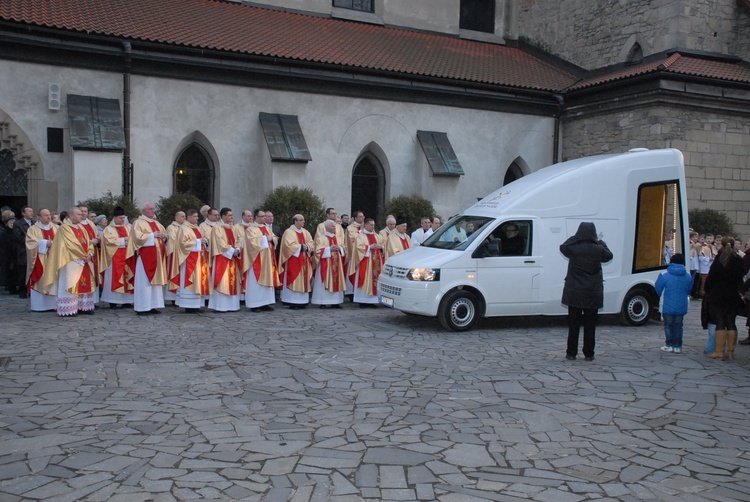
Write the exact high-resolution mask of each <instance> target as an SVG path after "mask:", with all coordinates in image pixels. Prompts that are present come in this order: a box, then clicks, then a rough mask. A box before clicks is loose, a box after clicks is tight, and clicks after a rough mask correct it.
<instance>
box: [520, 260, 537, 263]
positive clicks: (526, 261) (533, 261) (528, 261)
mask: <svg viewBox="0 0 750 502" xmlns="http://www.w3.org/2000/svg"><path fill="white" fill-rule="evenodd" d="M523 262H524V263H536V260H524V261H523Z"/></svg>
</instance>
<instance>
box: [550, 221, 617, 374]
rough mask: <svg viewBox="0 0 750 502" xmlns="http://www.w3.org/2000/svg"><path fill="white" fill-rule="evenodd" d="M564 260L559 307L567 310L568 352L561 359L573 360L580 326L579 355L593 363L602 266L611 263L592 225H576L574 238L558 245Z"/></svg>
mask: <svg viewBox="0 0 750 502" xmlns="http://www.w3.org/2000/svg"><path fill="white" fill-rule="evenodd" d="M560 252H561V253H562V254H563V255H564V256H565V257H566V258H568V260H569V262H568V274H567V275H566V276H565V287H564V288H563V294H562V303H563V305H567V306H568V348H567V350H566V354H565V357H566V358H567V359H571V360H572V359H575V358H576V355H577V354H578V336H579V333H580V330H581V324H583V355H584V357H585V358H586V361H593V360H594V348H595V345H596V340H595V334H596V317H597V312H598V311H599V309H600V308H602V306H603V305H604V279H603V277H602V263H606V262H608V261H610V260H611V259H612V252H611V251H610V250H609V248H608V247H607V245H606V244H605V243H604V242H603V241H600V240H599V238H598V237H597V234H596V226H595V225H594V224H593V223H587V222H583V223H581V224H580V225H578V231H577V232H576V234H575V235H574V236H573V237H571V238H569V239H568V240H566V241H565V242H564V243H562V244H561V245H560Z"/></svg>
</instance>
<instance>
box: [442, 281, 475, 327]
mask: <svg viewBox="0 0 750 502" xmlns="http://www.w3.org/2000/svg"><path fill="white" fill-rule="evenodd" d="M477 304H478V302H477V297H476V296H474V295H473V294H471V293H469V292H468V291H461V290H457V291H453V292H451V293H448V294H447V295H446V296H445V297H444V298H443V300H442V301H441V302H440V308H439V310H438V318H439V319H440V324H442V325H443V327H444V328H446V329H451V330H453V331H467V330H469V329H471V327H472V326H474V324H475V323H476V322H477V316H478V315H479V310H478V308H477Z"/></svg>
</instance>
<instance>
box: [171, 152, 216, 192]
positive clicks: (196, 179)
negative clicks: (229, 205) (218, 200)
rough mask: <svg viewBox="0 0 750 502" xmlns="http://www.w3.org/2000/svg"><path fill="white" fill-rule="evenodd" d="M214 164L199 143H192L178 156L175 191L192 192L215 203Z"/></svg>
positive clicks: (175, 167)
mask: <svg viewBox="0 0 750 502" xmlns="http://www.w3.org/2000/svg"><path fill="white" fill-rule="evenodd" d="M214 175H215V173H214V164H213V162H212V161H211V156H210V155H209V154H208V152H206V150H205V149H204V148H203V147H201V146H200V145H199V144H198V143H191V144H190V145H188V146H187V148H185V149H184V150H183V151H182V152H181V153H180V155H179V156H178V157H177V162H175V166H174V193H190V194H193V195H195V196H196V197H198V198H199V199H200V200H201V201H202V202H204V203H205V204H209V205H213V200H214V178H215V176H214Z"/></svg>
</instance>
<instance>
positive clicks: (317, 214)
mask: <svg viewBox="0 0 750 502" xmlns="http://www.w3.org/2000/svg"><path fill="white" fill-rule="evenodd" d="M261 208H262V209H268V210H270V211H272V212H273V217H274V220H273V221H274V223H275V224H276V225H278V226H279V228H280V229H281V231H282V232H283V231H284V230H285V229H287V228H289V226H290V225H291V224H292V217H293V216H294V215H295V214H301V215H302V216H304V217H305V228H306V229H307V230H308V231H309V232H310V233H311V234H312V235H313V236H314V235H315V230H316V229H317V228H318V224H319V223H320V222H321V221H323V220H324V219H325V217H326V211H325V205H324V203H323V200H321V198H320V197H318V196H317V195H315V194H314V193H313V191H312V190H310V189H309V188H300V187H296V186H280V187H278V188H277V189H275V190H274V191H273V192H271V193H269V194H268V196H266V199H265V200H264V201H263V205H262V206H261Z"/></svg>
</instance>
